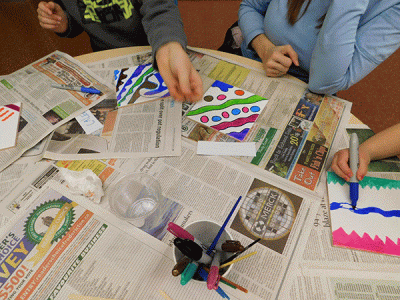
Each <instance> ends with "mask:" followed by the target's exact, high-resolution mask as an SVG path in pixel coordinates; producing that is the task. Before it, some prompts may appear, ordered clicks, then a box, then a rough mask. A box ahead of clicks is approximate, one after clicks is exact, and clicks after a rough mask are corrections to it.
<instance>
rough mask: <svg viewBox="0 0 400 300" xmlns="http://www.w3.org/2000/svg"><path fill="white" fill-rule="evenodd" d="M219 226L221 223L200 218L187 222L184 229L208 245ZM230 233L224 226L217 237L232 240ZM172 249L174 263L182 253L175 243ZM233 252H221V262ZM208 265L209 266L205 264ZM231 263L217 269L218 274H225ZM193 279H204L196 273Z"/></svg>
mask: <svg viewBox="0 0 400 300" xmlns="http://www.w3.org/2000/svg"><path fill="white" fill-rule="evenodd" d="M220 228H221V225H218V224H217V223H215V222H213V221H206V220H204V221H203V220H201V221H195V222H193V223H190V224H188V225H187V226H186V227H184V229H185V230H186V231H187V232H189V233H190V234H192V235H193V236H194V237H195V238H197V239H198V240H199V241H201V242H202V243H203V244H204V245H207V246H210V245H211V243H212V242H213V241H214V238H215V237H216V235H217V233H218V232H219V230H220ZM232 239H233V238H232V235H231V234H230V233H229V232H228V231H226V228H225V229H224V231H223V232H222V234H221V237H220V239H219V241H220V242H224V241H227V240H232ZM172 251H173V257H174V262H175V264H176V263H177V262H178V261H179V260H180V259H181V258H182V257H184V255H183V254H182V252H181V251H179V249H178V248H177V247H175V245H173V246H172ZM233 254H234V253H230V252H221V262H223V261H224V260H226V259H227V258H229V257H230V256H231V255H233ZM207 267H210V266H207ZM231 268H232V265H229V266H227V267H225V268H223V269H221V270H219V274H220V275H221V276H224V277H225V276H226V275H227V274H228V273H229V271H230V270H231ZM193 279H194V280H196V281H200V282H204V283H205V281H204V280H203V279H202V278H201V277H200V275H198V274H197V273H195V274H194V276H193Z"/></svg>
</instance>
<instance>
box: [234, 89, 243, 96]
mask: <svg viewBox="0 0 400 300" xmlns="http://www.w3.org/2000/svg"><path fill="white" fill-rule="evenodd" d="M235 94H236V95H238V96H243V95H244V91H242V90H236V91H235Z"/></svg>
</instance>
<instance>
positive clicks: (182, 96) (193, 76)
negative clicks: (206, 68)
mask: <svg viewBox="0 0 400 300" xmlns="http://www.w3.org/2000/svg"><path fill="white" fill-rule="evenodd" d="M156 59H157V63H158V68H159V72H160V74H161V77H162V78H163V79H164V82H165V84H166V86H167V87H168V90H169V93H170V94H171V96H172V97H174V98H175V99H176V100H177V101H185V100H187V101H190V102H196V101H198V100H200V99H201V97H202V95H203V84H202V80H201V77H200V75H199V74H198V73H197V71H196V70H195V68H194V67H193V65H192V63H191V62H190V60H189V57H188V55H187V54H186V52H185V51H184V49H183V48H182V46H181V45H180V44H179V43H177V42H170V43H167V44H165V45H163V46H161V47H160V49H158V51H157V53H156Z"/></svg>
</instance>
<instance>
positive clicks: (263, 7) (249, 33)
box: [238, 0, 271, 47]
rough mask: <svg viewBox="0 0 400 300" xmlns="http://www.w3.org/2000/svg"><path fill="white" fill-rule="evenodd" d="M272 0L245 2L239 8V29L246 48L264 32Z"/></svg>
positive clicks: (247, 0) (249, 0)
mask: <svg viewBox="0 0 400 300" xmlns="http://www.w3.org/2000/svg"><path fill="white" fill-rule="evenodd" d="M270 2H271V0H267V1H260V0H243V1H242V3H241V4H240V7H239V12H238V17H239V27H240V30H241V31H242V34H243V37H244V43H245V45H246V47H249V45H250V42H251V41H252V40H253V39H254V38H255V37H256V36H257V35H259V34H263V33H264V32H265V31H264V16H265V12H266V11H267V8H268V5H269V3H270Z"/></svg>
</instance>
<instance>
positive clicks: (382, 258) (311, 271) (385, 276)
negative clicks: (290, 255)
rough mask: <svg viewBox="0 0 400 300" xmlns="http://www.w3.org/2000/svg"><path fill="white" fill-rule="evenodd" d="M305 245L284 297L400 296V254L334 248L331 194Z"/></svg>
mask: <svg viewBox="0 0 400 300" xmlns="http://www.w3.org/2000/svg"><path fill="white" fill-rule="evenodd" d="M302 244H303V245H304V250H302V249H300V248H299V249H298V251H299V252H298V253H297V255H295V257H296V260H295V261H294V262H293V264H292V266H291V272H293V273H297V275H296V276H295V278H293V279H292V280H293V282H292V284H289V283H288V284H287V285H285V289H284V290H283V291H282V299H371V300H375V299H399V297H400V290H399V287H400V275H399V274H400V258H399V257H394V256H389V255H377V254H375V253H369V252H366V251H357V250H352V249H343V248H339V247H332V232H331V228H330V215H329V203H328V201H327V196H325V197H324V198H323V199H322V202H321V205H320V208H319V210H318V212H317V214H316V216H315V218H314V222H313V225H312V229H311V231H310V234H309V235H308V236H303V238H302Z"/></svg>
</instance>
